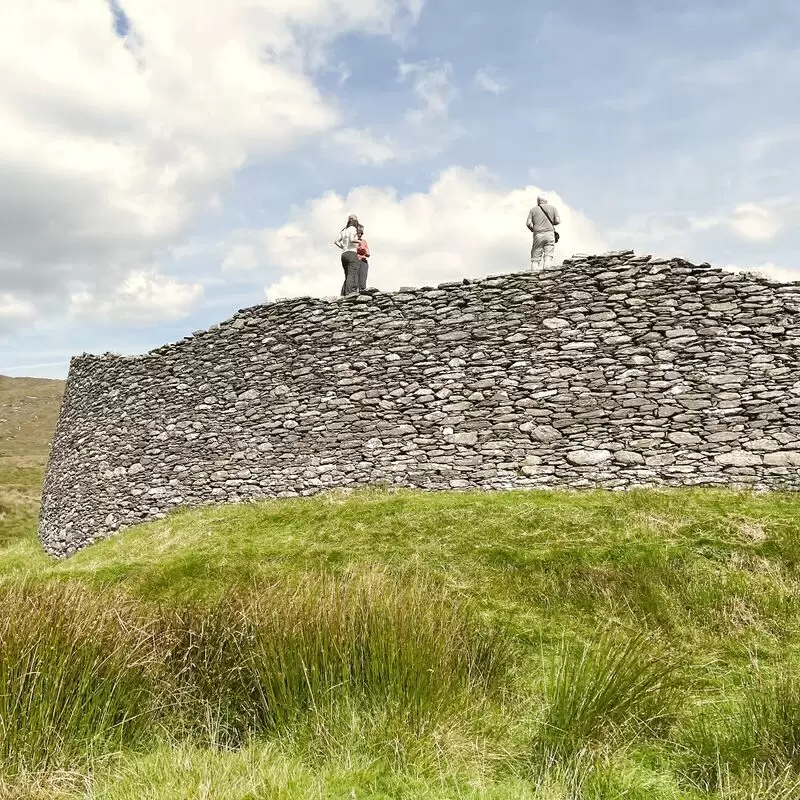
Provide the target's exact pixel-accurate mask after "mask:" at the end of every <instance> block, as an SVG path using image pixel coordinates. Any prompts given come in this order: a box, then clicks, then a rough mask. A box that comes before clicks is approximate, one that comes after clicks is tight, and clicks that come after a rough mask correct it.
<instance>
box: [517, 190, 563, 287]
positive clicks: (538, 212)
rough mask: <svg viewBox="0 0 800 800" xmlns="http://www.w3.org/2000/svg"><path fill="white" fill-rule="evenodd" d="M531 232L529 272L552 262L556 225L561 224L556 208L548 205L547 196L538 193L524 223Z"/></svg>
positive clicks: (556, 234) (545, 266) (556, 238)
mask: <svg viewBox="0 0 800 800" xmlns="http://www.w3.org/2000/svg"><path fill="white" fill-rule="evenodd" d="M525 224H526V225H527V226H528V230H529V231H530V232H531V233H532V234H533V245H532V246H531V272H537V271H538V270H539V269H547V268H548V267H549V266H550V264H552V263H553V251H554V250H555V246H556V242H557V241H558V239H559V236H558V231H556V225H560V224H561V217H559V216H558V209H557V208H556V207H555V206H551V205H548V203H547V197H545V196H544V195H543V194H540V195H539V197H538V198H537V200H536V205H535V206H534V207H533V208H532V209H531V210H530V213H529V214H528V221H527V222H526V223H525Z"/></svg>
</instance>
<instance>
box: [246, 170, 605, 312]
mask: <svg viewBox="0 0 800 800" xmlns="http://www.w3.org/2000/svg"><path fill="white" fill-rule="evenodd" d="M539 191H540V188H539V187H537V186H525V187H523V188H518V189H511V190H508V189H504V188H502V187H500V186H497V185H495V182H494V180H493V179H492V176H491V175H489V174H488V173H487V172H485V171H484V170H482V169H475V170H466V169H461V168H452V169H448V170H446V171H444V172H442V173H441V175H439V177H438V178H437V179H436V180H435V182H434V183H433V184H432V186H431V187H430V189H429V190H428V191H427V192H422V193H418V194H410V195H407V196H405V197H400V196H398V194H397V192H396V191H395V190H394V189H390V188H378V187H374V186H361V187H358V188H355V189H353V190H352V191H351V192H350V193H349V194H348V195H347V196H346V197H342V196H340V195H337V194H334V193H327V194H324V195H322V196H321V197H318V198H316V199H315V200H312V201H310V202H309V203H307V204H306V205H305V206H302V207H299V208H297V209H296V210H295V212H294V214H293V216H292V219H291V220H290V222H288V223H287V224H286V225H284V226H282V227H280V228H271V229H270V228H267V229H263V230H255V231H239V232H238V233H237V234H236V235H235V236H234V237H233V238H232V241H231V244H230V248H231V252H237V248H241V247H242V246H247V247H250V248H251V251H250V254H251V255H252V257H253V259H254V260H257V261H259V262H260V263H261V264H262V265H265V266H266V265H273V266H274V267H276V268H277V270H278V272H279V277H278V278H277V279H276V280H274V281H273V282H272V283H270V284H269V285H268V286H267V287H266V289H265V291H266V295H267V297H268V298H269V299H275V298H279V297H292V296H299V295H316V296H331V295H335V294H337V293H338V291H339V289H340V286H341V280H342V268H341V265H340V262H339V251H338V250H336V249H335V248H334V247H333V240H334V239H335V238H336V235H337V233H338V231H339V229H340V228H341V226H342V225H343V224H344V221H345V218H346V217H347V214H348V213H350V212H351V211H355V212H357V213H358V214H359V218H360V219H361V220H362V222H363V223H364V225H365V235H366V237H367V239H368V240H369V243H370V248H371V250H372V253H373V256H372V259H371V260H370V285H374V286H377V287H379V288H380V289H382V290H393V289H398V288H400V287H401V286H414V285H417V286H419V285H430V284H434V283H441V282H444V281H448V280H460V279H461V278H465V277H466V278H474V277H479V276H484V275H487V274H493V273H500V272H512V271H519V270H522V269H526V268H529V266H530V246H531V241H530V233H529V232H528V230H527V229H526V227H525V219H526V217H527V214H528V210H529V209H530V207H531V206H532V205H534V204H535V203H536V197H537V195H538V194H539ZM549 196H550V198H551V202H553V203H554V204H555V205H556V206H557V207H558V209H559V212H560V214H561V219H562V225H561V228H560V230H561V231H562V237H563V238H562V240H561V242H560V243H559V244H558V246H557V247H556V258H557V259H558V257H559V256H561V257H563V256H565V255H569V254H572V253H579V252H590V253H591V252H603V251H605V250H607V249H608V247H607V245H606V243H605V242H604V241H603V239H602V237H601V236H600V234H599V233H598V232H597V230H596V229H595V227H594V225H593V224H592V223H591V222H589V221H588V220H587V219H586V218H585V217H584V216H583V215H582V214H581V213H580V212H577V211H575V210H573V209H571V208H569V206H567V205H566V204H565V203H564V202H563V199H562V198H561V197H560V196H559V195H558V194H556V193H555V192H552V191H551V192H549ZM240 252H241V251H240ZM236 260H239V259H236V258H234V261H236ZM248 263H251V262H249V261H248Z"/></svg>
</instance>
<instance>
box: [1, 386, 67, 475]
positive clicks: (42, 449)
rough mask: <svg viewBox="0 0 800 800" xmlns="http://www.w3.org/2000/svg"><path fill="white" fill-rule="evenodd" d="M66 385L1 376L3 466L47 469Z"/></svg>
mask: <svg viewBox="0 0 800 800" xmlns="http://www.w3.org/2000/svg"><path fill="white" fill-rule="evenodd" d="M63 393H64V381H56V380H47V379H44V378H9V377H6V376H4V375H0V462H5V463H6V465H8V464H9V461H11V462H13V463H14V466H36V465H44V463H45V461H46V460H47V452H48V448H49V446H50V439H51V438H52V435H53V431H54V429H55V425H56V420H57V419H58V411H59V408H60V406H61V396H62V395H63Z"/></svg>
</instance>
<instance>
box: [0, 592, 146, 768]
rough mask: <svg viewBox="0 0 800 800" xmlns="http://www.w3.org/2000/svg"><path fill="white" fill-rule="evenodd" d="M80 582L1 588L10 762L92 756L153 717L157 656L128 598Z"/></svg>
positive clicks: (1, 669)
mask: <svg viewBox="0 0 800 800" xmlns="http://www.w3.org/2000/svg"><path fill="white" fill-rule="evenodd" d="M115 600H116V601H117V602H115V603H113V604H109V603H108V600H107V598H102V597H99V596H97V595H95V594H94V593H90V592H87V591H86V590H85V589H81V588H78V587H74V586H65V585H58V584H56V585H52V586H47V587H42V586H35V585H33V584H21V585H11V586H4V587H2V588H0V607H2V609H3V614H2V617H0V687H2V690H0V766H2V767H3V769H4V771H6V772H14V771H20V772H36V771H39V770H53V769H56V770H57V769H62V768H65V767H70V768H72V767H75V766H76V765H80V764H88V763H90V762H91V761H93V760H95V759H97V758H100V757H102V756H104V755H107V754H109V753H112V752H115V751H117V750H119V749H120V748H122V747H125V746H131V745H133V744H134V743H135V742H136V741H137V740H139V739H140V738H141V737H142V736H143V734H144V732H145V731H146V730H147V729H148V727H149V724H150V723H151V721H152V720H151V714H152V702H153V699H154V697H155V692H154V684H153V680H152V675H151V673H152V667H153V664H154V659H153V656H152V653H150V652H149V650H148V648H147V647H146V644H145V641H144V639H143V638H142V637H141V636H140V635H138V634H137V633H136V632H135V631H134V630H131V629H129V628H128V627H127V626H126V625H124V624H121V616H120V614H122V613H125V608H124V603H123V602H122V601H121V600H120V598H115Z"/></svg>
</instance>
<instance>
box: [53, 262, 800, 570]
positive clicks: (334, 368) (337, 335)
mask: <svg viewBox="0 0 800 800" xmlns="http://www.w3.org/2000/svg"><path fill="white" fill-rule="evenodd" d="M368 485H381V486H389V487H412V488H417V489H423V490H439V489H469V488H476V489H486V490H502V489H533V488H548V487H551V488H574V489H583V488H588V487H603V488H608V489H625V488H632V487H643V486H651V487H652V486H688V485H709V486H711V485H713V486H733V487H746V488H752V489H797V488H800V282H798V283H792V284H779V283H774V282H771V281H769V280H767V279H766V278H762V277H759V276H756V275H753V274H747V273H733V272H729V271H725V270H721V269H717V268H713V267H711V266H709V265H708V264H700V265H695V264H692V263H689V262H688V261H685V260H683V259H671V260H663V259H653V258H651V257H650V256H646V255H644V256H637V255H635V254H634V253H633V252H630V251H625V252H618V253H607V254H605V255H599V256H574V257H573V258H572V259H569V260H567V261H564V263H563V264H562V265H559V266H556V267H553V268H551V269H549V270H547V271H545V272H540V273H536V274H531V273H520V274H508V275H503V276H495V277H490V278H486V279H482V280H464V281H461V282H456V283H446V284H441V285H439V286H435V287H422V288H417V289H408V290H401V291H400V292H396V293H380V292H375V293H371V294H362V295H357V296H349V297H346V298H337V299H336V300H325V299H312V298H308V297H304V298H298V299H292V300H286V301H280V302H276V303H270V304H267V305H258V306H254V307H253V308H249V309H244V310H242V311H239V312H238V313H237V314H236V315H235V316H233V317H232V318H231V319H229V320H227V321H226V322H224V323H222V324H220V325H218V326H215V327H213V328H211V329H210V330H207V331H203V332H198V333H195V334H193V335H192V336H189V337H187V338H185V339H183V340H182V341H180V342H177V343H176V344H171V345H167V346H164V347H161V348H158V349H156V350H153V351H152V352H150V353H147V354H145V355H142V356H136V357H123V356H117V355H110V354H106V355H102V356H90V355H82V356H79V357H76V358H74V359H73V360H72V362H71V365H70V370H69V377H68V380H67V385H66V392H65V395H64V400H63V405H62V409H61V414H60V418H59V421H58V426H57V429H56V432H55V437H54V440H53V444H52V450H51V455H50V461H49V464H48V468H47V473H46V478H45V485H44V494H43V499H42V512H41V519H40V527H39V534H40V538H41V541H42V544H43V545H44V547H45V549H46V550H47V551H48V552H49V553H51V554H53V555H55V556H68V555H71V554H72V553H75V552H76V551H77V550H79V549H80V548H82V547H84V546H86V545H88V544H90V543H92V542H96V541H98V540H100V539H102V538H104V537H107V536H109V535H110V534H112V533H113V532H115V531H117V530H120V529H122V528H125V527H127V526H131V525H135V524H138V523H140V522H144V521H146V520H151V519H154V518H159V517H163V516H164V515H165V514H167V513H168V512H169V511H170V510H171V509H175V508H177V507H180V506H197V505H202V504H209V503H229V502H240V501H249V500H255V499H258V498H265V497H287V496H298V495H311V494H314V493H316V492H320V491H324V490H326V489H331V488H334V487H359V486H368Z"/></svg>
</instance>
